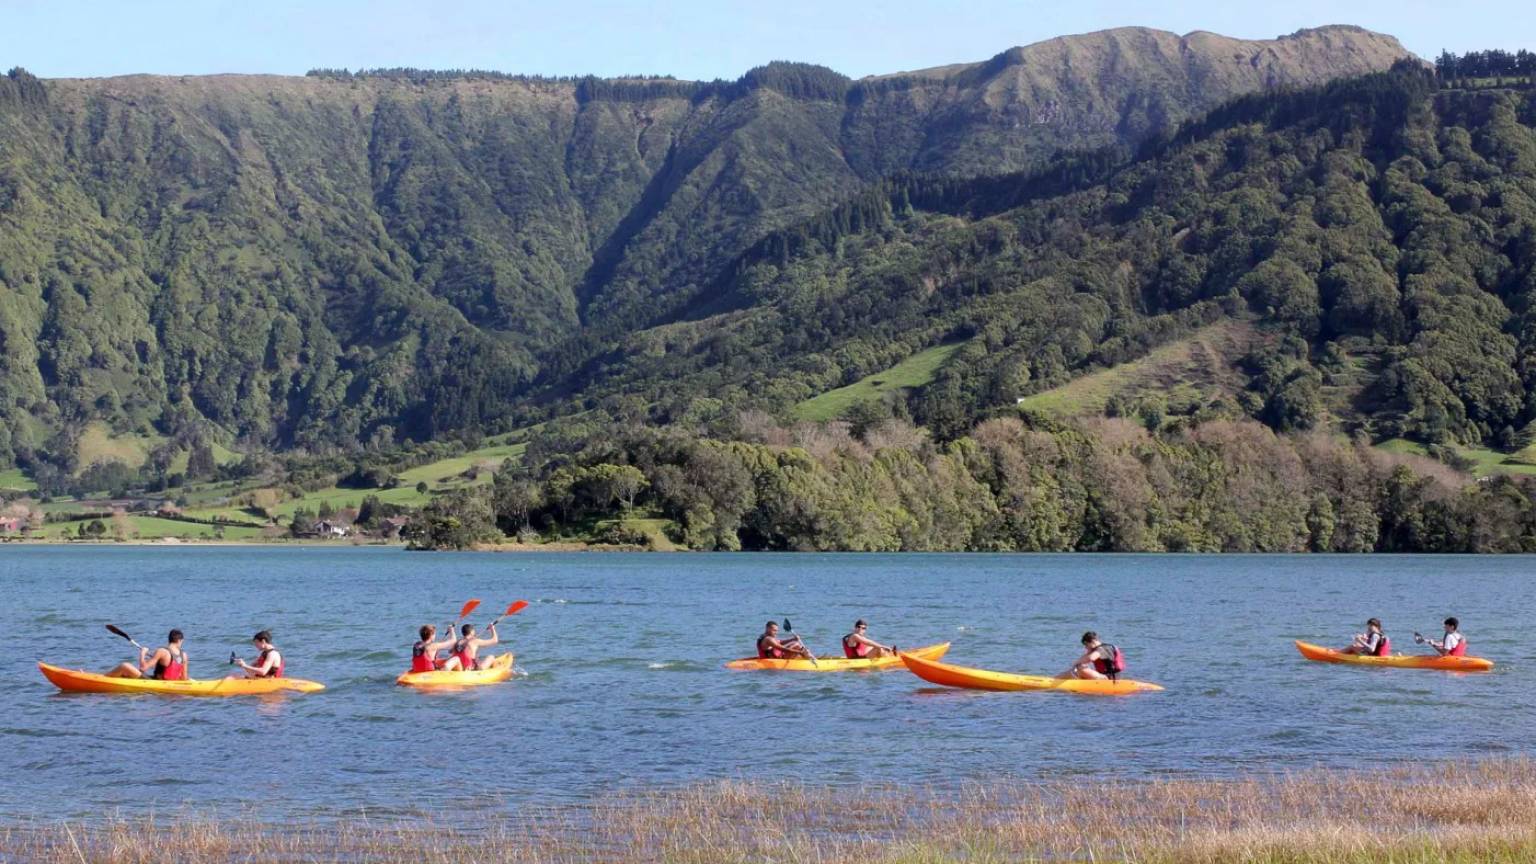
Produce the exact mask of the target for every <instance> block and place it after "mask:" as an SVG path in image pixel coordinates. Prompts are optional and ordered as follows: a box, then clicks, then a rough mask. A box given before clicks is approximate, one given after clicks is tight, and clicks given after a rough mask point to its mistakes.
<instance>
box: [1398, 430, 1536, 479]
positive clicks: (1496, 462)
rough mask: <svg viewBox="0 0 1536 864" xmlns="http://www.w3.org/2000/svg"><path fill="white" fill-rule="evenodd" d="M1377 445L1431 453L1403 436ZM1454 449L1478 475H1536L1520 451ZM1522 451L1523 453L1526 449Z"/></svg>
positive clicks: (1399, 451) (1425, 454)
mask: <svg viewBox="0 0 1536 864" xmlns="http://www.w3.org/2000/svg"><path fill="white" fill-rule="evenodd" d="M1376 447H1377V448H1378V449H1380V450H1384V451H1386V452H1388V453H1413V454H1415V455H1418V456H1428V455H1429V449H1428V448H1427V447H1425V446H1424V445H1423V444H1420V443H1418V442H1417V441H1408V440H1406V439H1403V438H1393V439H1390V440H1387V441H1383V442H1381V443H1380V444H1377V445H1376ZM1453 449H1454V450H1455V451H1456V453H1457V455H1459V456H1461V457H1462V458H1464V459H1466V460H1468V461H1469V462H1471V463H1472V473H1473V474H1474V475H1476V476H1478V477H1487V476H1490V475H1493V474H1522V475H1526V476H1536V465H1532V464H1530V463H1528V462H1525V461H1523V458H1524V457H1522V456H1521V454H1520V453H1516V454H1509V453H1500V452H1499V451H1497V450H1489V449H1488V448H1486V447H1460V446H1458V447H1454V448H1453ZM1527 449H1530V448H1527ZM1521 452H1522V453H1523V452H1524V451H1521Z"/></svg>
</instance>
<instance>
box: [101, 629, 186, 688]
mask: <svg viewBox="0 0 1536 864" xmlns="http://www.w3.org/2000/svg"><path fill="white" fill-rule="evenodd" d="M165 643H166V644H164V645H162V646H161V647H159V648H156V649H155V652H154V653H153V654H151V653H150V652H149V649H148V648H145V647H144V646H142V645H141V646H139V662H138V664H137V665H135V664H133V663H119V664H118V665H117V666H116V667H115V668H113V669H112V671H110V672H108V673H107V675H108V676H109V677H112V678H144V677H149V678H153V679H155V680H156V681H184V680H186V678H187V655H186V653H185V652H183V651H182V650H181V631H180V630H172V631H171V632H170V635H168V636H166V637H165Z"/></svg>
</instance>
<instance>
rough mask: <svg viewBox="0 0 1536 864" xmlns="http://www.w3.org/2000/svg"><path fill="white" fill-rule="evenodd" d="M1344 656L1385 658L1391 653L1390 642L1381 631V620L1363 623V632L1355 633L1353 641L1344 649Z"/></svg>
mask: <svg viewBox="0 0 1536 864" xmlns="http://www.w3.org/2000/svg"><path fill="white" fill-rule="evenodd" d="M1344 653H1345V654H1365V655H1367V656H1370V657H1386V656H1387V655H1389V654H1391V653H1392V640H1391V639H1389V638H1387V634H1386V633H1384V632H1383V631H1382V629H1381V619H1380V618H1371V619H1368V620H1367V621H1366V622H1365V632H1364V633H1356V634H1355V641H1353V642H1351V643H1350V645H1349V647H1348V648H1345V649H1344Z"/></svg>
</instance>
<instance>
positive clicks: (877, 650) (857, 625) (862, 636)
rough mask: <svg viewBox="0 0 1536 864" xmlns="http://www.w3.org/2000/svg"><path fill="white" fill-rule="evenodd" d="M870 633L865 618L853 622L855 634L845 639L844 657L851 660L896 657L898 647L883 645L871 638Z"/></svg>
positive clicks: (850, 634)
mask: <svg viewBox="0 0 1536 864" xmlns="http://www.w3.org/2000/svg"><path fill="white" fill-rule="evenodd" d="M868 632H869V625H868V624H867V623H865V621H864V619H863V618H860V619H859V620H857V621H855V622H853V632H852V633H849V634H848V635H847V636H844V637H843V656H845V657H847V658H848V659H850V660H862V659H869V658H871V657H892V656H895V654H896V646H894V645H881V644H880V643H879V642H876V641H875V640H873V639H871V638H869V636H868V635H867V634H868Z"/></svg>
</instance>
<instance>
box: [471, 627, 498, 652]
mask: <svg viewBox="0 0 1536 864" xmlns="http://www.w3.org/2000/svg"><path fill="white" fill-rule="evenodd" d="M486 632H488V633H490V634H491V638H489V639H476V640H475V644H476V645H479V646H480V647H481V648H485V647H488V646H490V645H495V644H498V643H499V642H501V636H500V635H498V634H497V632H496V625H495V624H492V625H491V626H490V627H489V628H488V629H487V631H486Z"/></svg>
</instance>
